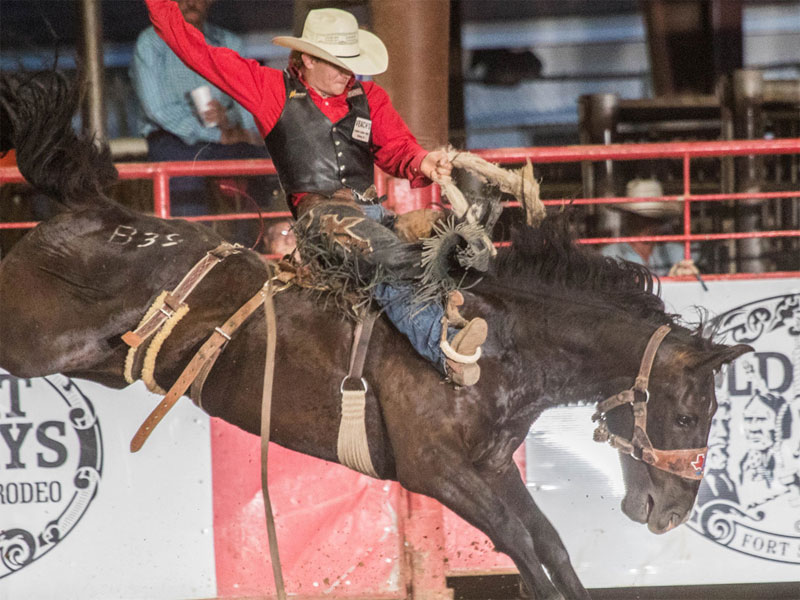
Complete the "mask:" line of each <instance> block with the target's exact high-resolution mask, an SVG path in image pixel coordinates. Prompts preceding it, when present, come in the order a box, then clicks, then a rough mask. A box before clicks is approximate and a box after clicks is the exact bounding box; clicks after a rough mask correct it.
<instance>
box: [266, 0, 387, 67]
mask: <svg viewBox="0 0 800 600" xmlns="http://www.w3.org/2000/svg"><path fill="white" fill-rule="evenodd" d="M272 43H273V44H277V45H278V46H285V47H287V48H291V49H292V50H298V51H300V52H303V53H305V54H310V55H311V56H316V57H317V58H321V59H322V60H326V61H328V62H330V63H333V64H334V65H337V66H339V67H342V68H344V69H347V70H348V71H352V72H353V73H355V74H356V75H378V74H380V73H383V72H384V71H385V70H386V67H388V66H389V53H388V52H387V51H386V46H384V45H383V42H382V41H381V40H380V38H379V37H378V36H377V35H375V34H374V33H370V32H369V31H364V30H363V29H359V28H358V21H356V18H355V17H354V16H353V15H352V14H350V13H349V12H347V11H346V10H339V9H338V8H318V9H316V10H312V11H309V13H308V16H307V17H306V23H305V25H304V26H303V35H302V36H301V37H299V38H298V37H289V36H279V37H276V38H273V40H272Z"/></svg>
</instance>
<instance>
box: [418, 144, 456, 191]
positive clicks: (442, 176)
mask: <svg viewBox="0 0 800 600" xmlns="http://www.w3.org/2000/svg"><path fill="white" fill-rule="evenodd" d="M419 170H420V171H422V174H423V175H425V177H427V178H428V179H431V180H433V181H436V182H437V183H442V182H444V183H449V182H450V174H451V173H452V172H453V163H451V162H450V159H449V158H448V157H447V152H446V151H445V150H434V151H433V152H428V154H427V155H426V156H425V158H423V159H422V163H421V164H420V166H419Z"/></svg>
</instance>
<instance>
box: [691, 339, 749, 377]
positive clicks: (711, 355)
mask: <svg viewBox="0 0 800 600" xmlns="http://www.w3.org/2000/svg"><path fill="white" fill-rule="evenodd" d="M753 350H754V349H753V347H752V346H748V345H747V344H736V345H735V346H716V347H715V348H714V350H710V351H708V352H701V353H700V354H698V355H697V357H696V361H695V362H694V363H693V364H692V365H691V368H692V369H695V370H707V369H709V370H712V371H716V370H717V369H719V368H720V367H721V366H722V365H726V364H728V363H729V362H733V361H734V360H736V359H737V358H739V357H740V356H741V355H742V354H744V353H746V352H753Z"/></svg>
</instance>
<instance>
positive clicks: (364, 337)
mask: <svg viewBox="0 0 800 600" xmlns="http://www.w3.org/2000/svg"><path fill="white" fill-rule="evenodd" d="M377 316H378V315H377V313H375V312H367V313H366V314H365V315H364V318H363V319H362V320H361V321H359V322H358V324H357V325H356V329H355V332H354V333H353V347H352V349H351V351H350V370H349V372H348V374H347V377H345V378H344V379H343V380H342V385H341V386H340V391H341V394H342V418H341V421H340V422H339V438H338V440H337V444H336V454H337V455H338V457H339V462H340V463H342V464H343V465H345V466H346V467H350V468H351V469H353V470H355V471H358V472H359V473H364V474H365V475H370V476H371V477H375V478H377V477H378V474H377V473H376V472H375V467H374V466H373V464H372V459H371V458H370V455H369V443H368V441H367V426H366V422H365V419H366V407H367V382H366V381H365V380H364V378H363V377H362V376H361V374H362V372H363V370H364V361H365V360H366V357H367V348H368V347H369V338H370V336H371V335H372V326H373V324H374V323H375V318H376V317H377ZM356 381H357V382H359V384H360V386H361V389H355V390H347V389H345V385H346V384H347V383H348V382H356Z"/></svg>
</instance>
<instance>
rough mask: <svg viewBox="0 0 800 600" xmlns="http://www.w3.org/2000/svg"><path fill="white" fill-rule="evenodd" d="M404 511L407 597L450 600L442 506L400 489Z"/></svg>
mask: <svg viewBox="0 0 800 600" xmlns="http://www.w3.org/2000/svg"><path fill="white" fill-rule="evenodd" d="M403 494H404V495H405V497H406V500H407V501H406V507H407V512H406V514H405V515H404V517H405V518H404V519H403V539H404V541H405V550H406V562H407V564H408V566H409V581H408V585H409V588H410V589H409V596H408V597H409V600H453V590H451V589H448V587H447V580H446V579H445V566H446V562H445V557H446V549H445V536H444V534H445V532H444V514H443V512H442V505H441V504H439V502H437V501H436V500H434V499H432V498H428V497H427V496H422V495H420V494H413V493H411V492H406V491H405V490H404V491H403Z"/></svg>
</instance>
